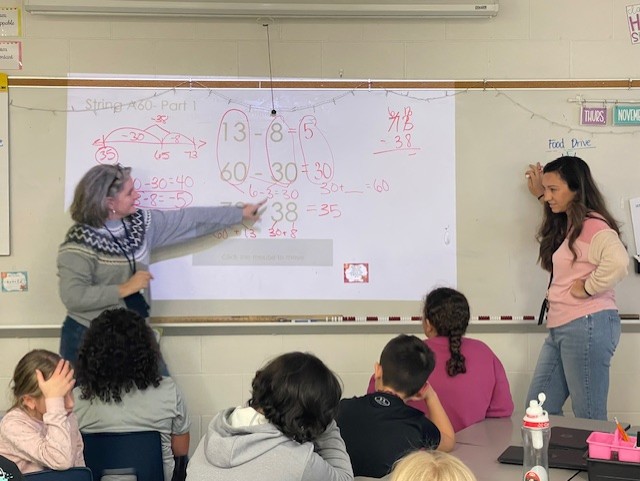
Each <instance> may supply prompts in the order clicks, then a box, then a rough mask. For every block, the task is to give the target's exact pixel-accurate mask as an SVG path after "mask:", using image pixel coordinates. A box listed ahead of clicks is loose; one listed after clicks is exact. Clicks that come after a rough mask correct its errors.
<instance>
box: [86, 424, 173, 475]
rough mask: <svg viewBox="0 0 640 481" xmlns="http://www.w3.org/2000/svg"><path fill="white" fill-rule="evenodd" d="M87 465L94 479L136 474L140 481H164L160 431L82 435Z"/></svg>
mask: <svg viewBox="0 0 640 481" xmlns="http://www.w3.org/2000/svg"><path fill="white" fill-rule="evenodd" d="M82 439H83V441H84V461H85V463H86V465H87V467H88V468H91V471H92V472H93V477H94V479H95V480H96V481H100V479H101V478H102V476H104V475H105V474H135V475H136V477H137V480H138V481H164V465H163V462H162V445H161V442H160V433H159V432H158V431H137V432H129V433H82Z"/></svg>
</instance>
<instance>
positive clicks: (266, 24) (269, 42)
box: [262, 23, 277, 115]
mask: <svg viewBox="0 0 640 481" xmlns="http://www.w3.org/2000/svg"><path fill="white" fill-rule="evenodd" d="M262 26H263V27H267V51H268V53H269V82H270V87H271V115H275V114H276V113H277V112H276V105H275V102H274V100H273V70H272V68H271V38H270V37H269V24H268V23H263V24H262Z"/></svg>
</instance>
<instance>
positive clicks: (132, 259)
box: [104, 219, 136, 274]
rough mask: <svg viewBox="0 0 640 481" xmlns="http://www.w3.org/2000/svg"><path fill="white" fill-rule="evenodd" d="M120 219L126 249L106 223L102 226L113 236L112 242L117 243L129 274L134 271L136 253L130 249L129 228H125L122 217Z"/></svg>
mask: <svg viewBox="0 0 640 481" xmlns="http://www.w3.org/2000/svg"><path fill="white" fill-rule="evenodd" d="M120 221H121V222H122V227H124V233H125V236H126V239H127V249H125V248H124V246H123V245H122V243H121V242H120V240H118V238H117V237H116V236H115V235H113V232H111V231H110V230H109V228H108V227H107V226H106V225H105V226H104V228H105V229H107V232H109V234H111V237H112V238H113V240H114V242H115V243H116V244H118V247H119V248H120V250H121V251H122V254H123V255H124V257H125V259H127V264H129V268H130V269H131V274H135V273H136V254H135V252H132V251H131V241H130V237H129V230H128V229H127V225H126V224H125V223H124V220H123V219H121V220H120ZM129 255H131V257H129Z"/></svg>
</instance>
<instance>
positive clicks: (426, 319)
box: [367, 287, 513, 432]
mask: <svg viewBox="0 0 640 481" xmlns="http://www.w3.org/2000/svg"><path fill="white" fill-rule="evenodd" d="M470 317H471V314H470V309H469V302H468V301H467V298H466V297H465V296H464V294H462V293H461V292H459V291H457V290H455V289H451V288H448V287H439V288H437V289H434V290H432V291H431V292H429V294H427V297H426V299H425V302H424V308H423V321H422V327H423V330H424V333H425V335H426V336H427V339H426V340H425V341H424V342H425V344H426V345H427V346H429V348H430V349H431V350H432V351H433V352H434V353H435V357H436V366H435V368H434V370H433V373H432V374H431V376H429V384H431V385H432V386H433V388H434V389H435V390H436V392H437V393H438V396H439V398H440V401H441V402H442V406H443V407H444V410H445V411H446V412H447V415H448V416H449V419H450V420H451V424H452V425H453V428H454V430H455V431H456V432H458V431H460V430H462V429H464V428H466V427H467V426H470V425H472V424H475V423H477V422H479V421H482V420H483V419H485V418H501V417H509V416H511V414H512V413H513V399H512V397H511V391H510V389H509V381H508V380H507V375H506V373H505V371H504V367H503V366H502V363H501V362H500V359H498V357H497V356H496V355H495V354H494V353H493V351H492V350H491V348H489V346H487V345H486V344H485V343H484V342H482V341H479V340H477V339H470V338H468V337H465V336H464V335H465V332H466V331H467V327H468V325H469V319H470ZM373 383H374V380H373V377H372V378H371V382H370V383H369V389H368V391H367V392H373V391H374V389H375V388H374V385H373ZM470 392H472V393H474V399H473V402H469V397H468V393H470ZM409 405H410V406H412V407H415V408H416V409H420V410H421V411H424V412H425V413H428V410H427V409H426V406H425V405H424V403H419V402H415V401H410V402H409Z"/></svg>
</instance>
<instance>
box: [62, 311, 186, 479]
mask: <svg viewBox="0 0 640 481" xmlns="http://www.w3.org/2000/svg"><path fill="white" fill-rule="evenodd" d="M160 366H161V362H160V348H159V346H158V342H157V341H156V338H155V336H154V334H153V331H152V330H151V328H150V327H149V326H148V325H147V324H146V322H145V320H144V319H143V318H142V317H141V316H140V315H139V314H137V313H135V312H133V311H129V310H127V309H123V308H119V309H113V310H107V311H104V312H103V313H102V314H100V315H99V316H98V317H97V318H95V319H94V320H93V321H92V322H91V326H90V327H89V329H88V330H87V332H86V334H85V336H84V339H83V341H82V344H81V346H80V351H79V353H78V361H77V366H76V372H77V382H78V386H77V387H76V388H75V389H74V391H75V392H76V399H77V402H76V407H75V412H76V415H77V416H78V423H79V425H80V430H81V431H83V432H86V433H100V432H129V431H159V432H160V438H161V441H162V458H163V460H164V477H165V481H171V477H172V475H173V468H174V456H176V457H178V456H186V455H187V454H188V452H189V427H190V421H189V415H188V414H187V408H186V406H185V403H184V401H183V399H182V394H181V392H180V390H179V389H178V386H176V383H175V382H174V381H173V379H171V378H170V377H163V376H162V375H161V374H160V369H161V367H160Z"/></svg>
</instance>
